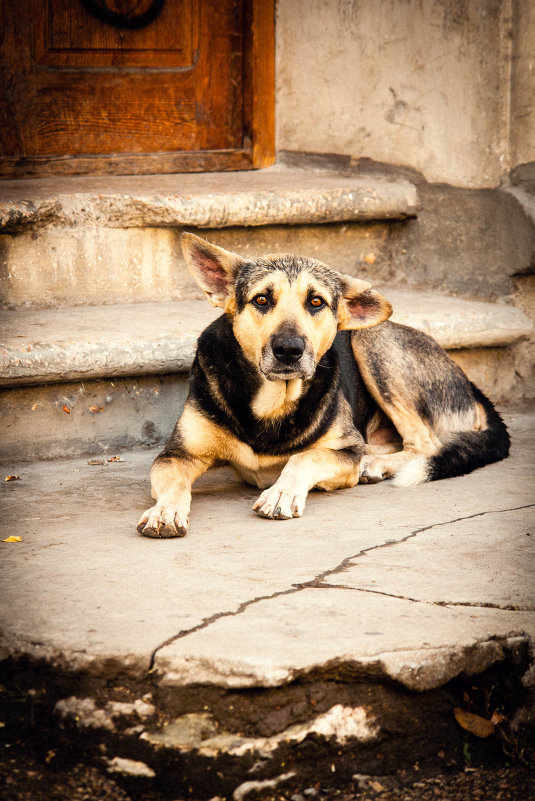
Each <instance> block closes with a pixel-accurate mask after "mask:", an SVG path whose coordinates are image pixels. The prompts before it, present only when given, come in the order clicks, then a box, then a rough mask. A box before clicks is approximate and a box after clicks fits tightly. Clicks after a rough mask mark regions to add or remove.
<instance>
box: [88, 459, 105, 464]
mask: <svg viewBox="0 0 535 801" xmlns="http://www.w3.org/2000/svg"><path fill="white" fill-rule="evenodd" d="M87 464H104V459H90V460H89V461H88V463H87Z"/></svg>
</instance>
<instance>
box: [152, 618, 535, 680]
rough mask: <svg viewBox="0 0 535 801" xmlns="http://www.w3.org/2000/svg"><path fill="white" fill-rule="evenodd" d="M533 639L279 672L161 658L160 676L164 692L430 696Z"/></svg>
mask: <svg viewBox="0 0 535 801" xmlns="http://www.w3.org/2000/svg"><path fill="white" fill-rule="evenodd" d="M531 645H532V643H531V639H530V637H529V636H528V635H527V634H526V633H525V632H523V631H520V630H513V631H511V632H508V633H507V634H504V635H502V636H496V637H493V638H486V639H482V640H478V641H476V642H475V643H472V644H470V645H459V646H453V647H452V646H447V645H444V646H441V647H436V648H421V649H413V650H410V649H403V650H399V651H392V652H386V653H380V654H375V655H373V656H366V657H359V656H358V655H357V654H346V655H343V656H340V657H337V658H336V659H333V660H330V661H327V662H326V663H324V664H317V665H308V666H307V667H306V668H302V669H296V668H294V667H290V666H287V667H279V668H277V669H270V668H269V667H264V666H260V665H253V664H251V665H243V664H240V665H237V664H235V663H233V662H231V661H229V660H220V659H212V660H209V661H208V660H205V659H202V658H199V659H195V658H188V659H187V660H184V661H183V662H182V663H181V664H180V665H177V664H176V661H175V660H173V659H172V658H169V659H168V658H167V657H166V656H165V651H163V652H160V653H159V654H158V656H157V658H156V661H155V665H154V668H153V670H154V672H155V674H156V676H157V681H158V683H159V684H160V685H161V686H165V687H177V686H187V685H188V684H194V683H199V684H205V685H215V686H219V687H224V688H227V689H238V688H243V687H248V688H253V687H256V688H258V687H282V686H284V685H288V684H292V683H293V682H296V681H306V680H307V679H310V678H312V677H322V678H335V679H338V680H343V681H345V680H359V681H361V680H366V679H373V680H374V681H378V680H381V679H383V680H386V681H389V682H391V681H394V682H396V683H398V684H399V685H402V686H403V687H405V688H406V689H408V690H412V691H415V692H425V691H428V690H434V689H437V688H438V687H442V686H443V685H444V684H447V683H448V682H449V681H451V680H452V679H454V678H456V677H457V676H459V675H460V674H462V673H465V674H467V675H475V674H477V673H482V672H483V671H485V670H487V669H488V668H489V667H491V666H492V665H494V664H496V663H497V662H501V661H502V660H503V659H504V658H505V655H506V653H507V652H514V651H517V650H518V649H519V648H522V647H527V648H530V647H531Z"/></svg>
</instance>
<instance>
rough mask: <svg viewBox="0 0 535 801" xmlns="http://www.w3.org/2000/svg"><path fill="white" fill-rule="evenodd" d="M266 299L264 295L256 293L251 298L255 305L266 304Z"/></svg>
mask: <svg viewBox="0 0 535 801" xmlns="http://www.w3.org/2000/svg"><path fill="white" fill-rule="evenodd" d="M267 302H268V299H267V297H266V296H265V295H257V296H256V298H253V303H254V304H255V306H267Z"/></svg>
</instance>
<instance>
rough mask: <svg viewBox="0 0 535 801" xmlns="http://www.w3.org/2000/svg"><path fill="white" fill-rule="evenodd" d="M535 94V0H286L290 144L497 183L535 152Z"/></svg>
mask: <svg viewBox="0 0 535 801" xmlns="http://www.w3.org/2000/svg"><path fill="white" fill-rule="evenodd" d="M534 98H535V7H534V5H533V3H532V2H531V0H379V2H377V0H278V3H277V120H278V133H277V145H278V148H279V149H281V150H300V151H313V152H320V153H343V154H350V155H352V156H354V157H355V158H362V157H365V158H370V159H374V160H376V161H381V162H388V163H392V164H398V165H407V166H410V167H413V168H415V169H417V170H420V171H422V172H423V173H424V175H425V177H426V178H427V180H428V181H431V182H443V181H444V182H448V183H451V184H455V185H458V186H466V187H492V186H496V185H497V184H498V183H499V181H500V179H501V178H502V176H503V175H504V174H505V173H506V172H507V171H508V170H509V169H510V168H511V167H513V166H515V165H516V164H518V163H522V162H526V161H530V160H533V159H535V133H534V129H535V111H534V103H535V101H534ZM512 159H513V163H511V162H512Z"/></svg>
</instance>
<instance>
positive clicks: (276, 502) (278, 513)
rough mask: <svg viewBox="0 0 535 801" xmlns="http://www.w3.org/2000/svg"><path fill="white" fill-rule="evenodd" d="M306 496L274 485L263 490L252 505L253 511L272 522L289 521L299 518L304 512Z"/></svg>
mask: <svg viewBox="0 0 535 801" xmlns="http://www.w3.org/2000/svg"><path fill="white" fill-rule="evenodd" d="M305 503H306V495H299V494H297V493H296V492H294V491H291V490H289V491H288V490H284V489H282V490H281V489H279V488H278V487H277V485H276V484H274V485H273V486H272V487H269V488H268V489H267V490H264V492H263V493H262V495H261V496H260V497H259V498H258V500H257V501H256V502H255V503H254V504H253V509H254V511H255V512H256V513H257V514H259V515H260V516H261V517H271V518H272V519H273V520H289V519H290V518H291V517H301V516H302V514H303V512H304V510H305Z"/></svg>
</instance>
